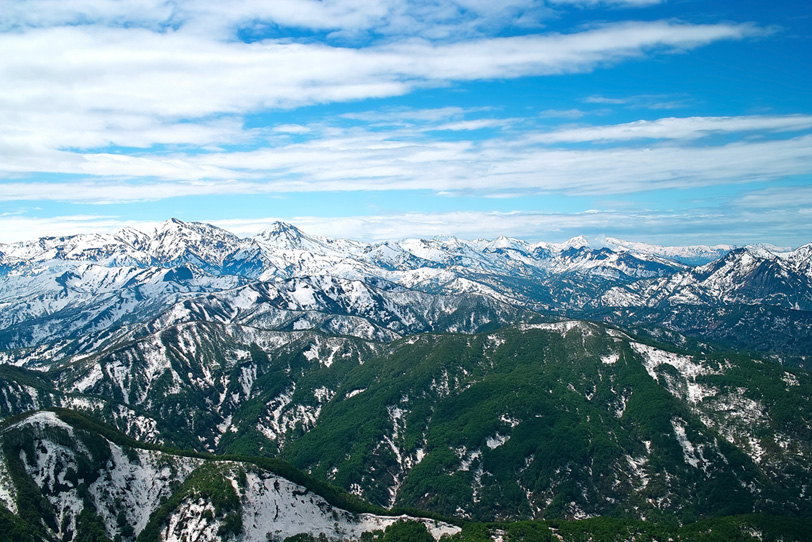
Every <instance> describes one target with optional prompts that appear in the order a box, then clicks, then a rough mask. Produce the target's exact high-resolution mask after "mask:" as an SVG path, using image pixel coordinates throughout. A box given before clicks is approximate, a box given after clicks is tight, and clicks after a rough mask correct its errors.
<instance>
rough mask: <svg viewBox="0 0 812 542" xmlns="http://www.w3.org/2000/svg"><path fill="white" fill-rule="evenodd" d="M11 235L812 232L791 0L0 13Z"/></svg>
mask: <svg viewBox="0 0 812 542" xmlns="http://www.w3.org/2000/svg"><path fill="white" fill-rule="evenodd" d="M0 126H1V127H2V131H0V242H13V241H19V240H23V239H29V238H33V237H37V236H40V235H62V234H69V233H78V232H91V231H113V230H115V229H118V228H120V227H123V226H125V225H134V226H136V227H140V228H142V229H148V228H150V227H152V226H153V225H154V224H156V223H158V222H161V221H163V220H165V219H167V218H169V217H177V218H180V219H182V220H188V221H204V222H211V223H214V224H217V225H220V226H222V227H225V228H227V229H229V230H231V231H234V232H235V233H238V234H241V235H250V234H253V233H256V232H258V231H260V230H262V229H263V228H264V227H265V226H266V225H267V224H268V223H269V222H271V221H273V220H279V219H281V220H286V221H290V222H293V223H294V224H296V225H298V226H299V227H301V228H302V229H304V230H305V231H308V232H312V233H317V234H323V235H330V236H342V237H350V238H355V239H364V240H380V239H396V238H402V237H408V236H432V235H437V234H451V235H458V236H461V237H465V238H477V237H488V238H490V237H496V236H498V235H508V236H513V237H518V238H522V239H527V240H532V241H535V240H546V241H561V240H564V239H567V238H569V237H572V236H575V235H579V234H586V235H591V236H594V237H600V236H613V237H620V238H624V239H629V240H635V241H646V242H653V243H660V244H671V245H683V244H716V243H730V244H749V243H771V244H775V245H779V246H798V245H801V244H804V243H808V242H810V241H812V12H810V10H809V7H808V4H807V3H806V2H801V1H797V2H796V1H785V2H766V1H752V0H751V1H748V0H738V1H713V0H709V1H708V0H704V1H703V0H606V1H603V0H547V1H531V0H503V1H501V2H493V1H491V0H426V1H406V0H322V1H316V0H275V1H272V2H252V1H239V0H237V1H233V2H221V1H216V0H174V1H165V0H120V1H110V0H81V1H78V0H77V1H71V0H63V1H56V0H24V1H15V0H2V1H0Z"/></svg>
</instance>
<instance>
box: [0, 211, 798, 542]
mask: <svg viewBox="0 0 812 542" xmlns="http://www.w3.org/2000/svg"><path fill="white" fill-rule="evenodd" d="M811 348H812V244H809V245H805V246H802V247H800V248H797V249H795V250H779V249H776V248H774V247H764V246H746V247H734V246H727V245H724V246H722V245H720V246H690V247H662V246H655V245H647V244H643V243H633V242H627V241H622V240H619V239H612V238H606V239H601V240H600V242H598V241H596V240H592V239H589V238H585V237H576V238H573V239H570V240H568V241H566V242H563V243H546V242H540V243H529V242H525V241H521V240H517V239H510V238H505V237H500V238H498V239H495V240H483V239H478V240H473V241H468V240H462V239H457V238H454V237H435V238H432V239H406V240H400V241H389V242H382V243H363V242H358V241H351V240H343V239H330V238H325V237H318V236H312V235H308V234H306V233H304V232H302V231H300V230H299V229H297V228H296V227H295V226H293V225H290V224H285V223H276V224H274V225H273V226H272V227H271V228H269V229H267V230H266V231H264V232H262V233H260V234H259V235H256V236H255V237H251V238H241V237H238V236H236V235H233V234H231V233H229V232H227V231H225V230H223V229H220V228H217V227H215V226H212V225H208V224H202V223H184V222H181V221H179V220H176V219H172V220H168V221H166V222H164V223H163V224H161V225H160V226H159V227H158V228H157V229H156V230H155V231H152V232H141V231H137V230H134V229H124V230H121V231H119V232H117V233H114V234H93V235H76V236H71V237H46V238H41V239H37V240H34V241H29V242H22V243H15V244H5V245H4V244H0V416H1V417H2V421H0V456H1V457H0V526H2V527H3V528H0V540H2V539H9V540H49V541H57V540H59V541H80V540H93V541H104V540H108V541H114V540H120V541H135V540H138V541H148V540H149V541H152V540H166V541H169V540H171V541H181V540H186V541H207V540H239V541H267V540H275V541H280V542H281V541H284V540H290V541H297V540H298V541H309V540H332V541H337V540H343V541H346V540H352V541H356V540H364V541H373V540H378V541H401V540H414V541H420V540H440V539H441V538H443V539H446V540H449V541H451V540H456V541H489V540H494V541H502V542H507V541H522V540H525V541H537V540H544V541H547V540H549V541H553V540H565V541H570V540H578V541H580V540H593V541H598V540H617V541H621V540H624V541H625V540H630V541H631V540H636V541H643V540H660V541H666V540H674V541H677V540H680V541H688V540H702V541H713V540H748V541H750V540H765V541H766V540H785V541H789V540H798V541H800V540H808V533H809V530H810V528H812V519H810V518H812V488H811V487H810V485H812V466H810V465H811V463H810V457H812V397H811V395H812V378H811V377H810V375H809V373H808V372H807V369H808V368H809V366H810V357H809V355H810V349H811Z"/></svg>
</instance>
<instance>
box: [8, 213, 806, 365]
mask: <svg viewBox="0 0 812 542" xmlns="http://www.w3.org/2000/svg"><path fill="white" fill-rule="evenodd" d="M696 262H702V264H701V265H695V263H696ZM730 304H738V305H748V306H753V305H768V306H771V307H778V308H781V309H782V310H795V311H810V310H812V245H805V246H803V247H800V248H799V249H797V250H794V251H789V252H778V251H771V250H769V249H766V248H763V247H745V248H734V247H732V246H723V245H719V246H712V247H707V246H692V247H659V246H655V245H648V244H643V243H631V242H626V241H621V240H617V239H612V238H606V239H602V240H601V241H600V242H593V241H590V240H589V239H588V238H586V237H575V238H573V239H570V240H568V241H566V242H563V243H546V242H539V243H528V242H525V241H522V240H518V239H511V238H507V237H500V238H498V239H494V240H483V239H478V240H473V241H467V240H462V239H458V238H455V237H448V236H442V237H435V238H432V239H405V240H401V241H387V242H382V243H363V242H359V241H352V240H345V239H330V238H326V237H319V236H313V235H308V234H306V233H304V232H302V231H301V230H299V229H298V228H296V227H295V226H293V225H290V224H286V223H282V222H277V223H275V224H273V225H272V226H271V227H270V228H269V229H267V230H265V231H263V232H261V233H260V234H258V235H256V236H254V237H249V238H241V237H238V236H236V235H234V234H232V233H230V232H227V231H225V230H223V229H221V228H218V227H215V226H212V225H209V224H203V223H194V222H192V223H185V222H181V221H179V220H176V219H171V220H168V221H166V222H164V223H163V224H161V225H160V226H159V227H158V228H156V230H155V231H153V232H150V233H144V232H140V231H137V230H134V229H132V228H125V229H123V230H121V231H119V232H117V233H113V234H89V235H75V236H70V237H45V238H41V239H38V240H35V241H29V242H21V243H14V244H7V245H0V349H4V350H8V349H14V348H30V347H37V346H42V345H44V344H46V343H50V344H54V343H58V342H59V341H66V340H70V339H73V338H76V337H79V336H87V334H104V333H111V332H114V331H115V332H119V333H120V332H121V330H123V329H126V328H127V326H133V325H141V324H144V323H146V322H152V325H163V326H165V325H172V324H173V323H177V322H182V321H189V320H195V319H203V320H213V321H217V322H220V323H227V324H240V325H261V326H263V327H266V328H271V329H322V330H324V331H327V332H330V333H340V334H349V335H355V336H359V337H362V338H369V339H381V340H388V339H392V338H397V337H399V336H403V335H405V334H409V333H417V332H423V331H455V332H457V331H464V332H474V331H477V330H478V329H481V328H483V326H488V325H494V324H499V323H502V324H504V323H506V322H509V321H514V320H515V319H516V318H517V317H520V316H519V315H521V314H524V316H522V317H521V318H527V317H529V316H528V313H529V312H532V313H539V312H541V313H557V314H561V313H564V314H566V313H567V312H569V313H570V314H572V313H573V312H576V313H578V314H581V315H583V316H589V317H592V316H593V315H599V316H598V317H601V318H603V316H600V315H601V314H606V311H607V310H609V309H620V308H623V309H629V308H647V309H652V310H660V311H668V310H669V307H674V306H686V305H690V306H700V307H716V306H719V305H730ZM609 319H611V318H609ZM648 322H649V323H651V322H652V319H651V318H649V319H648ZM653 322H654V323H658V321H657V319H656V318H655V319H654V320H653ZM624 323H628V322H624ZM680 331H682V330H680ZM97 340H98V339H97ZM97 340H94V341H89V344H96V342H97Z"/></svg>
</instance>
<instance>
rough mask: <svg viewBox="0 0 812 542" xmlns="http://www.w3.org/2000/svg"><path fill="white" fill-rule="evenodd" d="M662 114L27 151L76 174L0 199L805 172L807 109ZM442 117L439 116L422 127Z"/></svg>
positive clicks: (743, 177) (20, 159)
mask: <svg viewBox="0 0 812 542" xmlns="http://www.w3.org/2000/svg"><path fill="white" fill-rule="evenodd" d="M662 120H663V122H659V121H652V123H651V125H644V126H647V127H648V131H645V130H643V131H642V132H639V131H638V132H632V133H631V134H629V133H627V127H625V126H624V125H616V126H604V127H593V128H589V129H575V130H574V131H573V130H562V131H560V132H552V133H550V132H536V133H532V132H531V133H528V132H527V131H526V130H525V131H521V132H519V133H517V134H511V133H510V132H509V131H508V132H506V133H505V132H502V131H501V130H500V131H497V132H495V133H493V134H492V135H490V136H488V137H480V138H477V139H474V138H465V137H460V135H461V134H464V133H465V132H464V131H463V132H461V134H460V133H458V134H457V135H456V137H454V138H453V139H449V140H441V139H437V138H436V137H434V135H429V133H430V132H431V133H432V134H436V132H432V131H431V130H430V129H429V127H427V126H425V125H420V126H418V127H412V128H403V127H400V126H396V127H394V128H393V129H391V130H380V129H374V130H369V129H365V128H364V127H362V126H356V127H352V128H347V127H343V128H341V129H336V128H334V127H332V126H329V124H320V125H314V126H310V127H308V129H309V130H310V131H308V132H305V131H303V130H301V129H297V130H299V131H300V132H301V133H300V134H298V135H299V137H300V138H304V139H303V140H301V141H297V142H295V143H280V144H278V145H275V146H272V147H268V148H258V149H253V150H247V151H241V152H236V151H211V152H204V153H199V152H195V153H177V152H176V153H168V154H149V153H143V154H141V155H139V156H130V155H123V154H112V153H74V152H67V151H45V152H43V153H41V154H39V155H36V156H34V157H30V156H21V155H16V156H10V157H9V158H8V159H7V160H6V161H5V162H3V163H1V164H0V172H3V171H4V172H5V174H6V176H9V175H11V174H14V173H17V174H22V173H24V172H26V171H31V170H34V169H36V170H37V171H49V172H54V173H63V174H64V173H67V174H71V175H76V176H80V178H79V179H78V180H77V179H76V178H73V179H72V180H65V181H62V182H50V183H42V182H32V181H25V182H21V181H14V180H11V179H9V180H6V181H5V182H4V183H3V190H2V191H0V200H5V201H13V200H29V199H51V200H57V201H73V202H92V203H111V202H126V201H143V200H157V199H163V198H169V197H179V196H184V195H215V194H271V193H294V192H298V193H307V192H330V191H338V192H347V191H356V192H357V191H373V192H376V191H393V190H427V191H432V192H444V193H446V194H454V193H460V194H479V195H485V196H504V195H505V194H522V193H557V194H572V195H585V194H590V195H606V194H623V193H634V192H645V191H652V190H658V189H664V188H682V189H685V188H691V187H701V186H709V185H713V184H736V183H752V182H756V181H772V180H778V179H783V178H786V177H789V176H792V175H803V174H808V173H809V172H810V171H812V135H810V134H807V133H801V134H791V135H789V136H787V135H783V134H781V131H783V130H800V129H801V128H803V127H805V128H806V129H807V131H808V130H809V129H810V128H811V127H812V126H810V118H808V117H801V116H787V117H780V116H777V117H758V118H751V117H736V118H728V119H722V120H720V119H718V118H706V119H702V118H688V119H662ZM681 121H684V123H683V122H681ZM485 124H486V125H487V124H488V123H485ZM683 124H684V125H683ZM445 125H447V122H446V121H445V120H444V119H438V120H437V121H436V122H435V123H434V124H432V125H431V126H437V127H438V128H442V127H443V126H445ZM495 125H499V123H498V122H496V123H495ZM475 126H478V125H475ZM679 126H682V128H679V129H678V127H679ZM754 129H758V130H759V131H760V132H768V131H770V130H772V131H774V132H776V135H775V137H772V138H762V139H739V138H737V139H738V140H734V141H733V142H728V141H727V140H726V139H725V140H723V142H721V143H720V142H715V143H714V144H710V145H701V146H697V145H694V144H693V141H694V140H695V139H697V138H701V137H703V136H704V135H706V134H707V133H709V130H722V131H724V130H727V132H724V133H728V134H730V133H734V132H735V131H736V130H738V131H739V132H735V133H736V134H737V135H738V134H739V133H740V132H741V131H745V132H744V133H746V130H754ZM582 130H586V131H582ZM641 137H647V138H658V139H659V140H660V141H659V142H658V143H657V145H653V146H648V147H640V146H639V145H631V146H629V145H626V144H625V143H624V142H625V141H627V140H630V139H636V138H641ZM560 141H564V142H569V141H579V142H580V141H598V142H604V141H608V142H611V143H612V144H611V145H607V146H601V147H595V148H563V147H558V146H556V145H555V144H556V143H557V142H560ZM11 154H12V153H11V152H9V155H11Z"/></svg>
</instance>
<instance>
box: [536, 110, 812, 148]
mask: <svg viewBox="0 0 812 542" xmlns="http://www.w3.org/2000/svg"><path fill="white" fill-rule="evenodd" d="M810 128H812V115H776V116H758V115H753V116H741V117H682V118H677V117H669V118H664V119H658V120H654V121H647V120H640V121H635V122H629V123H625V124H615V125H608V126H607V125H605V126H584V127H579V128H568V129H562V130H556V131H553V132H550V133H546V134H540V135H536V136H534V137H533V139H534V140H535V141H538V142H544V143H583V142H607V141H629V140H634V139H660V140H669V139H686V140H687V139H698V138H702V137H706V136H708V135H712V134H730V133H737V134H741V133H745V132H759V133H762V134H763V133H777V132H794V131H801V130H809V129H810Z"/></svg>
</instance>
